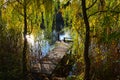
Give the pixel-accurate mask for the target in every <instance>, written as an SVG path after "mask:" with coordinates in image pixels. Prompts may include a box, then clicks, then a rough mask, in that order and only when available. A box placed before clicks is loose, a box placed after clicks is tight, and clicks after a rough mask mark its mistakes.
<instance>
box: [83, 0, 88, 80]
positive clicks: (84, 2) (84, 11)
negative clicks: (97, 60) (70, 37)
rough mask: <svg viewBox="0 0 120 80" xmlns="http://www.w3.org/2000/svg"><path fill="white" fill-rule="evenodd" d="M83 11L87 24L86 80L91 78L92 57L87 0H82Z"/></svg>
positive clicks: (85, 50)
mask: <svg viewBox="0 0 120 80" xmlns="http://www.w3.org/2000/svg"><path fill="white" fill-rule="evenodd" d="M82 13H83V17H84V23H85V26H86V35H85V44H84V45H85V48H84V61H85V75H84V80H90V59H89V44H90V25H89V21H88V17H87V13H86V0H82Z"/></svg>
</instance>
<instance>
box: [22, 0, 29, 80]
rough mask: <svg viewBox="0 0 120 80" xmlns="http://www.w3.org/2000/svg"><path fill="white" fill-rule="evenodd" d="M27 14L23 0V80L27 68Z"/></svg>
mask: <svg viewBox="0 0 120 80" xmlns="http://www.w3.org/2000/svg"><path fill="white" fill-rule="evenodd" d="M26 17H27V14H26V0H24V33H23V35H24V46H23V58H22V59H23V61H22V62H23V80H28V78H27V77H28V76H27V74H28V68H27V38H26V35H27V19H26Z"/></svg>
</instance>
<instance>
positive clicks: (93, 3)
mask: <svg viewBox="0 0 120 80" xmlns="http://www.w3.org/2000/svg"><path fill="white" fill-rule="evenodd" d="M96 2H97V0H95V2H93V4H92V5H91V6H89V7H88V8H86V10H88V9H90V8H91V7H93V6H94V5H95V3H96Z"/></svg>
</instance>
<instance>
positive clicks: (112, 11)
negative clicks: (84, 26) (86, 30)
mask: <svg viewBox="0 0 120 80" xmlns="http://www.w3.org/2000/svg"><path fill="white" fill-rule="evenodd" d="M105 12H111V13H117V14H119V13H120V11H114V10H104V11H96V12H94V13H92V14H90V15H89V16H88V18H90V17H91V16H93V15H96V14H98V13H105Z"/></svg>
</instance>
